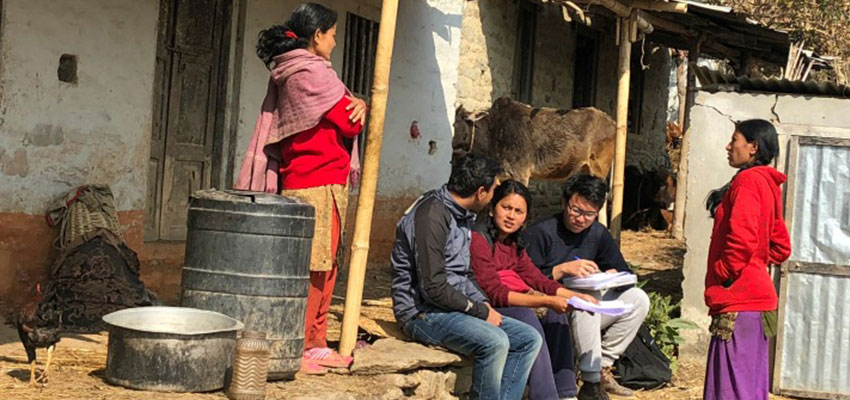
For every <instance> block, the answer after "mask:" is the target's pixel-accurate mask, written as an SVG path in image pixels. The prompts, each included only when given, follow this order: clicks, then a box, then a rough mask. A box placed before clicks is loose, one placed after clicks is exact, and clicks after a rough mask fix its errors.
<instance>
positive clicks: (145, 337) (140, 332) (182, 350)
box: [103, 307, 242, 392]
mask: <svg viewBox="0 0 850 400" xmlns="http://www.w3.org/2000/svg"><path fill="white" fill-rule="evenodd" d="M103 321H104V322H106V325H107V329H108V330H109V349H108V355H107V359H106V380H107V381H108V382H110V383H113V384H116V385H120V386H125V387H129V388H133V389H142V390H153V391H159V392H207V391H213V390H218V389H221V388H223V387H224V385H225V379H226V377H227V376H229V375H230V374H231V372H232V363H233V351H234V347H235V345H236V332H237V331H238V330H240V329H242V323H241V322H239V321H237V320H235V319H233V318H230V317H228V316H226V315H224V314H220V313H217V312H213V311H205V310H198V309H194V308H182V307H139V308H128V309H125V310H121V311H116V312H114V313H111V314H107V315H105V316H103Z"/></svg>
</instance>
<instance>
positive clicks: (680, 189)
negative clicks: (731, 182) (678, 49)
mask: <svg viewBox="0 0 850 400" xmlns="http://www.w3.org/2000/svg"><path fill="white" fill-rule="evenodd" d="M704 40H705V35H704V34H703V35H700V37H699V39H697V42H696V45H694V47H693V48H692V49H691V50H690V51H688V59H687V61H686V64H687V68H688V71H687V80H688V81H687V82H688V83H687V86H686V90H687V96H686V97H685V110H684V114H685V115H684V117H682V125H681V127H682V147H681V149H680V150H679V171H678V172H677V173H676V200H675V203H674V205H673V237H675V238H676V239H680V240H681V239H684V238H685V196H687V190H688V153H689V152H690V149H691V121H690V119H691V109H692V108H693V107H694V103H695V102H696V92H697V88H696V75H694V68H696V65H697V60H699V57H700V51H701V49H702V42H703V41H704Z"/></svg>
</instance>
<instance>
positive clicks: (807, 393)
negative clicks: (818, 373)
mask: <svg viewBox="0 0 850 400" xmlns="http://www.w3.org/2000/svg"><path fill="white" fill-rule="evenodd" d="M773 393H774V394H779V395H782V396H791V397H800V398H807V399H823V400H850V394H842V393H830V392H818V391H814V390H795V389H774V390H773Z"/></svg>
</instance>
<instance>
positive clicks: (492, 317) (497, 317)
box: [484, 303, 502, 327]
mask: <svg viewBox="0 0 850 400" xmlns="http://www.w3.org/2000/svg"><path fill="white" fill-rule="evenodd" d="M484 304H485V305H486V306H487V309H488V310H489V311H490V312H489V313H488V314H487V322H489V323H490V325H493V326H496V327H498V326H499V325H502V314H499V312H498V311H496V310H494V309H493V307H490V303H484Z"/></svg>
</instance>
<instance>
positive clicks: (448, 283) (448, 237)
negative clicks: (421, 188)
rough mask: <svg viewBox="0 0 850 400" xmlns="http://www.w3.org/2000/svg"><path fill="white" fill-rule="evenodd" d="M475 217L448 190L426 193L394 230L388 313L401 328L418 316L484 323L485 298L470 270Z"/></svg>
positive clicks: (485, 312) (441, 189)
mask: <svg viewBox="0 0 850 400" xmlns="http://www.w3.org/2000/svg"><path fill="white" fill-rule="evenodd" d="M474 223H475V214H473V213H472V212H470V211H469V210H467V209H465V208H463V207H461V206H460V205H459V204H457V203H456V202H455V201H454V199H452V197H451V195H450V194H449V191H448V189H447V188H446V187H445V186H443V187H442V188H440V189H437V190H433V191H430V192H427V193H425V194H423V195H422V197H420V198H419V199H418V200H416V202H415V203H414V204H413V206H412V207H411V208H410V209H409V210H408V211H407V212H406V213H405V214H404V216H403V217H402V218H401V220H400V221H399V222H398V226H397V228H396V240H395V245H394V246H393V250H392V254H391V257H390V260H391V262H392V268H393V281H392V297H393V313H394V314H395V318H396V321H398V323H399V325H400V326H404V324H406V323H407V322H408V321H409V320H410V319H411V318H413V317H415V316H416V315H417V314H419V313H421V312H434V311H440V310H442V311H460V312H465V313H467V314H469V315H473V316H475V317H478V318H481V319H487V314H488V311H489V310H488V309H487V306H486V305H485V304H484V303H485V302H487V301H488V300H487V297H486V296H484V293H483V292H482V291H481V289H480V288H479V287H478V283H477V282H475V278H474V277H473V275H472V272H471V271H470V268H469V245H470V241H471V234H472V231H471V228H472V226H473V224H474Z"/></svg>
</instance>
